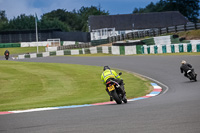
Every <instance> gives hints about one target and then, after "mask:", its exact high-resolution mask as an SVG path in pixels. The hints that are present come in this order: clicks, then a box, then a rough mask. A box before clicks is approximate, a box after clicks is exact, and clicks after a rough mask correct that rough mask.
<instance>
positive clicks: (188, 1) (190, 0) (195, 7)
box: [133, 0, 200, 22]
mask: <svg viewBox="0 0 200 133" xmlns="http://www.w3.org/2000/svg"><path fill="white" fill-rule="evenodd" d="M199 2H200V0H160V1H159V2H157V3H156V4H154V3H152V2H151V3H150V4H149V5H147V6H146V7H145V8H139V9H138V8H135V9H134V11H133V13H145V12H161V11H179V12H180V13H182V14H183V15H184V16H185V17H187V18H188V20H189V21H191V22H197V21H198V16H199V10H200V7H199Z"/></svg>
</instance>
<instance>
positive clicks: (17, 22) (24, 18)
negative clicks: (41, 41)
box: [0, 6, 109, 32]
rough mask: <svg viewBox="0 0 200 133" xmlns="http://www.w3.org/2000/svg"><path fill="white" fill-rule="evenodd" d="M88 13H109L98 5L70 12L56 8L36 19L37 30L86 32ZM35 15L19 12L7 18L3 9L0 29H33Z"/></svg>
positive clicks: (0, 12)
mask: <svg viewBox="0 0 200 133" xmlns="http://www.w3.org/2000/svg"><path fill="white" fill-rule="evenodd" d="M89 15H109V13H108V11H105V10H101V8H100V7H97V6H91V7H81V8H80V9H79V10H78V11H76V10H73V11H71V12H69V11H67V10H66V9H57V10H53V11H51V12H49V13H45V14H43V15H42V16H41V19H40V20H39V21H37V25H38V29H39V30H46V29H61V30H63V31H83V32H88V17H89ZM36 18H37V16H36V15H25V14H21V15H19V16H17V17H14V18H13V19H11V20H8V18H7V17H6V12H5V11H0V31H10V30H34V29H35V20H36Z"/></svg>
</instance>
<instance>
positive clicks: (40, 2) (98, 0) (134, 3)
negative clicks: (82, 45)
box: [0, 0, 160, 19]
mask: <svg viewBox="0 0 200 133" xmlns="http://www.w3.org/2000/svg"><path fill="white" fill-rule="evenodd" d="M158 1H160V0H0V10H5V11H6V16H7V18H8V19H13V18H14V17H17V16H19V15H20V14H26V15H34V14H35V13H37V15H38V16H41V15H43V14H44V13H47V12H50V11H52V10H57V9H66V10H67V11H72V10H73V9H75V10H79V9H80V8H81V7H82V6H85V7H90V6H91V5H93V6H99V5H100V7H101V9H102V10H105V11H109V13H110V14H111V15H115V14H130V13H132V11H133V10H134V8H135V7H136V8H144V7H145V6H147V5H148V4H149V3H150V2H154V3H156V2H158Z"/></svg>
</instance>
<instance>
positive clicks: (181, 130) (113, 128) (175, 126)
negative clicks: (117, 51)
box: [0, 56, 200, 133]
mask: <svg viewBox="0 0 200 133" xmlns="http://www.w3.org/2000/svg"><path fill="white" fill-rule="evenodd" d="M182 59H184V60H186V61H187V62H189V63H191V64H192V65H193V67H194V69H195V71H196V73H197V74H199V75H198V76H200V56H108V57H73V56H61V57H45V58H35V59H24V60H17V61H27V62H55V63H68V64H83V65H95V66H102V69H103V66H104V65H109V66H110V67H111V68H112V67H113V68H119V69H124V70H128V71H132V72H136V73H139V74H142V75H145V76H148V77H151V78H153V79H156V80H158V81H159V82H161V83H163V84H164V85H166V86H163V85H162V84H159V85H161V86H162V88H163V89H164V93H161V95H159V96H155V97H151V98H148V99H144V100H139V101H133V102H129V103H128V104H121V105H102V106H91V107H83V108H73V109H60V110H51V111H40V112H30V113H21V114H9V115H0V133H122V132H123V133H200V96H199V95H200V78H197V79H199V81H197V82H190V81H189V80H188V79H187V78H185V77H184V76H183V74H181V73H180V69H179V67H180V62H181V60H182ZM66 71H67V70H66ZM122 77H123V75H122ZM125 82H126V81H125ZM105 93H106V92H105ZM127 95H128V94H127Z"/></svg>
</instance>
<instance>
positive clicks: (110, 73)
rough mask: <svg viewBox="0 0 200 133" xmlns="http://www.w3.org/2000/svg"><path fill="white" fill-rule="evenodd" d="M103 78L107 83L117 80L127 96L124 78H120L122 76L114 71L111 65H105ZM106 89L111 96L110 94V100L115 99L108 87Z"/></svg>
mask: <svg viewBox="0 0 200 133" xmlns="http://www.w3.org/2000/svg"><path fill="white" fill-rule="evenodd" d="M101 80H102V81H103V83H104V84H105V85H106V83H107V82H108V81H110V80H113V81H116V82H117V83H118V84H119V85H120V88H121V91H122V93H123V95H124V97H125V94H126V92H125V89H124V83H123V80H122V79H121V78H120V76H119V75H118V74H117V73H116V72H115V71H114V70H111V69H110V67H109V66H104V68H103V73H102V75H101ZM106 91H107V92H108V94H109V96H110V101H113V98H112V96H111V95H110V92H109V91H108V89H107V88H106Z"/></svg>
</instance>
